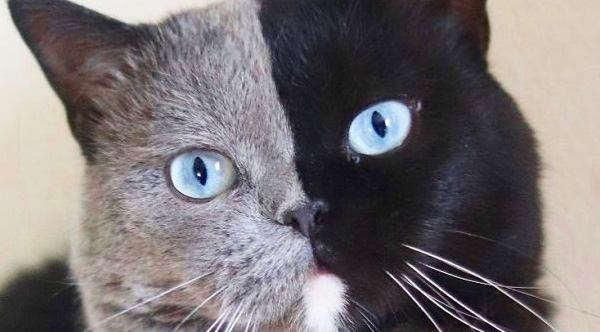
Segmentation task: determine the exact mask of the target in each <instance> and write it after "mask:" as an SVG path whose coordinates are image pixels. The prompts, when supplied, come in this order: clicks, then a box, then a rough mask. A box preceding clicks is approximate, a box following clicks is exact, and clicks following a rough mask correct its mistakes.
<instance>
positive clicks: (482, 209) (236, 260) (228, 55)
mask: <svg viewBox="0 0 600 332" xmlns="http://www.w3.org/2000/svg"><path fill="white" fill-rule="evenodd" d="M8 4H9V7H10V11H11V14H12V17H13V19H14V21H15V23H16V25H17V27H18V29H19V31H20V33H21V34H22V36H23V38H24V40H25V42H26V43H27V45H28V46H29V47H30V48H31V50H32V52H33V53H34V54H35V56H36V58H37V59H38V61H39V63H40V65H41V67H42V69H43V71H44V73H45V74H46V77H47V78H48V80H49V82H50V84H51V85H52V87H53V88H54V90H55V91H56V93H57V94H58V96H59V97H60V98H61V100H62V101H63V103H64V105H65V108H66V110H67V118H68V121H69V124H70V127H71V129H72V133H73V135H74V137H75V139H76V140H77V141H78V143H79V145H80V147H81V151H82V154H83V156H84V158H85V161H86V166H85V168H86V170H85V196H84V208H85V215H84V217H83V218H82V220H81V222H80V223H78V226H77V229H76V232H75V236H74V237H73V238H72V244H71V248H72V249H71V255H70V259H69V267H70V270H71V273H72V276H73V280H74V282H75V283H76V284H77V288H78V290H77V292H78V294H79V296H80V297H81V310H82V317H84V318H82V321H84V322H85V325H86V328H85V331H119V332H121V331H157V332H158V331H199V330H200V331H212V332H214V331H227V332H231V331H263V332H276V331H308V332H335V331H356V332H364V331H388V332H396V331H402V332H408V331H445V332H447V331H486V332H487V331H507V332H508V331H523V332H539V331H550V330H555V328H554V327H553V325H552V322H551V311H552V310H551V309H552V308H550V306H549V305H547V304H545V303H544V302H542V301H539V300H538V299H536V298H534V297H533V296H537V297H541V296H545V294H542V293H541V292H540V291H539V289H537V288H536V283H537V280H538V278H539V277H540V275H541V266H542V265H541V253H542V249H543V245H542V243H543V242H542V240H543V236H542V216H541V203H540V198H539V188H538V178H539V164H540V161H539V157H538V153H537V147H536V141H535V138H534V133H533V132H532V129H531V128H530V127H529V126H528V124H527V123H526V121H525V119H524V117H523V116H522V114H521V113H520V111H519V110H518V107H517V105H516V104H515V102H514V101H513V100H512V99H511V97H510V96H509V95H508V94H507V93H506V92H505V91H504V90H503V89H502V87H501V86H500V85H499V84H498V83H497V82H496V81H495V79H494V78H493V77H492V76H491V74H490V73H489V71H488V64H487V59H486V53H487V49H488V43H489V35H490V33H489V31H490V29H489V23H488V16H487V13H486V4H485V0H225V1H223V2H220V3H217V4H213V5H211V6H209V7H207V8H204V9H198V10H190V11H185V12H182V13H179V14H177V15H173V16H171V17H170V18H168V19H166V20H164V21H162V22H160V23H158V24H141V25H129V24H126V23H123V22H119V21H117V20H114V19H111V18H107V17H105V16H103V15H101V14H98V13H95V12H92V11H90V10H88V9H85V8H83V7H80V6H78V5H75V4H72V3H70V2H67V1H65V0H10V1H9V2H8ZM61 278H62V277H61ZM19 280H22V281H23V280H25V279H23V278H22V279H17V280H16V281H15V283H16V284H15V285H19V282H20V281H19ZM23 282H25V281H23ZM16 288H18V287H16ZM21 288H27V287H21ZM17 293H18V292H17ZM73 293H75V292H73ZM11 294H12V293H11ZM43 294H44V293H42V296H43ZM11 296H12V297H11V299H14V298H17V299H18V294H17V295H15V294H12V295H11ZM69 310H71V309H69ZM71 315H72V313H70V312H65V313H64V316H65V317H70V318H72V316H71ZM23 316H25V317H28V318H27V319H28V320H35V319H36V316H35V314H33V313H32V314H31V315H29V316H28V315H23ZM0 321H4V319H0ZM0 324H2V323H0ZM48 324H50V323H48ZM75 324H77V322H76V320H73V321H72V323H71V325H70V326H71V327H70V328H68V329H71V330H72V331H75V330H77V328H76V327H75ZM13 327H14V329H17V330H18V327H16V325H13ZM53 328H54V327H52V326H48V327H46V329H45V330H44V331H55V330H53ZM24 330H25V329H23V331H24ZM65 330H67V328H64V329H63V330H62V331H65ZM38 331H39V330H38ZM78 331H81V330H78Z"/></svg>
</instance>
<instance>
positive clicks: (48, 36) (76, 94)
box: [8, 0, 137, 158]
mask: <svg viewBox="0 0 600 332" xmlns="http://www.w3.org/2000/svg"><path fill="white" fill-rule="evenodd" d="M8 5H9V7H10V12H11V15H12V18H13V20H14V22H15V24H16V26H17V28H18V29H19V32H20V33H21V36H22V37H23V39H24V40H25V42H26V43H27V45H28V46H29V48H30V49H31V50H32V52H33V53H34V54H35V56H36V58H37V60H38V62H39V63H40V65H41V67H42V69H43V71H44V73H45V74H46V77H47V78H48V80H49V81H50V84H51V85H52V87H53V88H54V90H55V91H56V93H57V94H58V95H59V97H60V98H61V100H62V101H63V103H64V104H65V107H66V109H67V115H68V119H69V124H70V125H71V130H72V132H73V134H74V136H75V137H76V138H77V140H78V141H79V142H80V144H81V146H82V148H83V151H84V154H85V155H86V156H87V157H90V158H91V154H92V150H93V139H92V137H91V133H92V132H93V128H92V126H93V125H94V123H95V122H97V121H99V119H101V118H102V114H101V111H100V110H96V109H94V108H93V106H92V103H91V99H92V98H94V97H95V96H96V95H97V94H99V93H100V92H101V91H102V87H103V86H104V87H105V86H107V85H109V84H110V82H111V80H114V79H116V77H118V76H119V75H120V73H121V72H122V71H123V70H124V66H125V61H124V55H125V52H126V51H127V50H128V49H130V48H131V47H132V46H133V45H134V44H135V40H136V38H137V37H136V35H137V28H135V27H132V26H129V25H126V24H124V23H121V22H118V21H116V20H113V19H110V18H107V17H105V16H102V15H100V14H98V13H95V12H93V11H90V10H88V9H85V8H83V7H80V6H78V5H75V4H73V3H70V2H67V1H63V0H9V2H8Z"/></svg>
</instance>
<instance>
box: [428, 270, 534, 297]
mask: <svg viewBox="0 0 600 332" xmlns="http://www.w3.org/2000/svg"><path fill="white" fill-rule="evenodd" d="M421 265H423V266H426V267H428V268H429V269H431V270H434V271H436V272H439V273H441V274H444V275H447V276H449V277H452V278H455V279H459V280H463V281H467V282H471V283H474V284H478V285H482V286H487V287H491V285H490V284H488V283H485V282H483V281H479V280H474V279H469V278H465V277H461V276H459V275H456V274H454V273H450V272H448V271H445V270H443V269H440V268H437V267H435V266H432V265H429V264H423V263H421ZM495 285H496V286H498V287H502V288H506V289H510V290H513V291H517V290H519V289H540V288H539V287H525V286H508V285H502V284H498V283H495Z"/></svg>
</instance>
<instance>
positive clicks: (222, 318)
mask: <svg viewBox="0 0 600 332" xmlns="http://www.w3.org/2000/svg"><path fill="white" fill-rule="evenodd" d="M229 311H230V310H225V311H223V312H222V313H221V314H220V315H219V317H217V319H216V320H215V321H214V322H213V323H212V325H211V326H209V327H208V330H206V332H211V331H213V329H215V327H216V329H215V331H218V330H219V329H220V328H221V325H223V323H221V321H223V322H224V321H225V317H226V316H227V315H228V314H229ZM217 325H218V326H217Z"/></svg>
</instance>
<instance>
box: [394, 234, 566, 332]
mask: <svg viewBox="0 0 600 332" xmlns="http://www.w3.org/2000/svg"><path fill="white" fill-rule="evenodd" d="M404 247H406V248H408V249H411V250H414V251H416V252H419V253H421V254H423V255H426V256H429V257H431V258H434V259H437V260H439V261H441V262H443V263H446V264H448V265H450V266H452V267H453V268H455V269H457V270H460V271H462V272H464V273H467V274H469V275H471V276H473V277H476V278H478V279H480V280H482V281H485V282H486V283H488V284H490V286H492V287H494V288H495V289H496V290H498V291H499V292H500V293H502V294H504V295H505V296H507V297H508V298H509V299H511V300H513V301H514V302H515V303H517V304H518V305H519V306H521V307H522V308H524V309H525V310H527V311H529V312H530V313H531V314H532V315H534V316H535V317H537V318H538V319H539V320H540V321H541V322H543V323H544V324H545V325H546V326H548V327H549V328H550V329H552V331H555V332H558V330H557V329H556V328H555V327H554V326H553V325H552V324H550V322H548V321H547V320H546V319H545V318H544V317H542V315H540V314H539V313H537V312H536V311H535V310H533V309H531V308H530V307H529V306H527V305H526V304H524V303H523V302H521V301H520V300H519V299H517V298H516V297H514V296H513V295H511V294H510V293H509V292H507V291H506V290H504V289H502V288H501V287H498V286H496V285H495V282H494V281H492V280H489V279H487V278H486V277H484V276H482V275H480V274H478V273H476V272H473V271H471V270H469V269H467V268H465V267H462V266H460V265H458V264H456V263H454V262H452V261H450V260H448V259H445V258H442V257H439V256H437V255H435V254H432V253H430V252H427V251H425V250H422V249H419V248H416V247H413V246H409V245H406V244H405V245H404Z"/></svg>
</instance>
